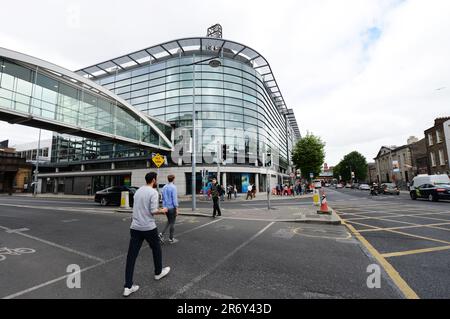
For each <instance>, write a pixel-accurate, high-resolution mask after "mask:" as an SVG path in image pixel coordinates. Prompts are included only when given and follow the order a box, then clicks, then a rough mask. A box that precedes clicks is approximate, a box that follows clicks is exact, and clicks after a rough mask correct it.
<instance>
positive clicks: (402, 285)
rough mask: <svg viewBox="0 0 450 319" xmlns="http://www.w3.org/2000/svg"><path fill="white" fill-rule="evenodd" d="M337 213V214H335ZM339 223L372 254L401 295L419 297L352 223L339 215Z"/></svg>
mask: <svg viewBox="0 0 450 319" xmlns="http://www.w3.org/2000/svg"><path fill="white" fill-rule="evenodd" d="M337 215H338V214H337ZM338 217H339V219H340V220H341V223H342V224H344V225H345V226H346V227H347V228H348V229H349V230H350V232H351V233H352V234H353V235H354V236H355V237H356V238H357V239H358V240H359V241H360V242H361V243H362V244H363V245H364V247H366V249H367V250H368V251H369V252H370V253H371V254H372V256H373V257H374V258H375V259H376V260H377V262H378V263H379V264H380V265H381V266H382V267H383V268H384V270H385V271H386V273H387V274H388V275H389V277H391V279H392V281H393V282H394V283H395V285H396V286H397V287H398V288H399V289H400V291H401V292H402V293H403V295H404V296H405V297H406V298H407V299H419V296H418V295H417V294H416V293H415V292H414V290H412V289H411V287H410V286H409V285H408V284H407V283H406V281H405V280H404V279H403V278H402V277H401V276H400V274H399V273H398V272H397V271H396V270H395V268H394V267H393V266H392V265H391V264H390V263H389V262H388V261H387V260H386V258H384V257H383V256H382V255H381V254H380V253H379V252H378V250H376V249H375V248H374V247H373V246H372V245H371V244H370V243H369V242H368V241H367V239H365V238H364V237H363V236H362V235H361V234H360V233H359V232H358V231H357V230H356V229H355V228H354V227H353V226H352V225H350V224H347V223H346V222H345V220H343V219H342V218H341V217H340V216H339V215H338Z"/></svg>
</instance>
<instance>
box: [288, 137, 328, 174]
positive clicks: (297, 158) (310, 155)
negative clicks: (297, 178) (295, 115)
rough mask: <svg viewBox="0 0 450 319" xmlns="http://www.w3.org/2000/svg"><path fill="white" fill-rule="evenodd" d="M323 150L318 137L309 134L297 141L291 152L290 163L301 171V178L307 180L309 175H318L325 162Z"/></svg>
mask: <svg viewBox="0 0 450 319" xmlns="http://www.w3.org/2000/svg"><path fill="white" fill-rule="evenodd" d="M324 148H325V143H324V142H322V140H321V139H320V137H318V136H315V135H313V134H310V133H308V134H307V135H306V136H305V137H303V138H301V139H300V140H298V141H297V144H296V145H295V147H294V151H293V152H292V161H293V162H294V165H295V166H296V167H297V168H299V169H300V170H301V171H302V175H303V177H306V178H309V174H310V173H314V175H318V174H319V173H320V171H321V167H322V164H323V162H324V160H325V150H324Z"/></svg>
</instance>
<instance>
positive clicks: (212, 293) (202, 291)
mask: <svg viewBox="0 0 450 319" xmlns="http://www.w3.org/2000/svg"><path fill="white" fill-rule="evenodd" d="M200 292H201V293H203V294H205V295H207V296H211V297H214V298H218V299H233V297H231V296H228V295H224V294H221V293H218V292H215V291H211V290H208V289H202V290H200Z"/></svg>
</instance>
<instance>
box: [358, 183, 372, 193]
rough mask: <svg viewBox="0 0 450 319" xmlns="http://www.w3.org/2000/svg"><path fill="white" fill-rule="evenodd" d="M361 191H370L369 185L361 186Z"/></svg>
mask: <svg viewBox="0 0 450 319" xmlns="http://www.w3.org/2000/svg"><path fill="white" fill-rule="evenodd" d="M359 189H360V190H362V191H370V186H369V185H368V184H361V185H359Z"/></svg>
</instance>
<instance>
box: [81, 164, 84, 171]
mask: <svg viewBox="0 0 450 319" xmlns="http://www.w3.org/2000/svg"><path fill="white" fill-rule="evenodd" d="M81 171H82V172H84V164H81Z"/></svg>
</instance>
